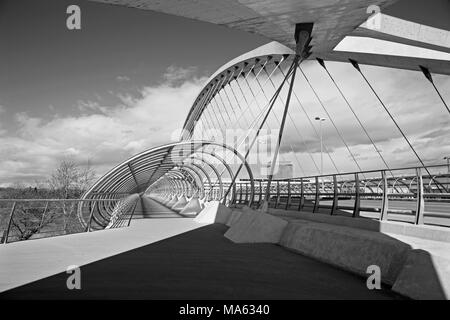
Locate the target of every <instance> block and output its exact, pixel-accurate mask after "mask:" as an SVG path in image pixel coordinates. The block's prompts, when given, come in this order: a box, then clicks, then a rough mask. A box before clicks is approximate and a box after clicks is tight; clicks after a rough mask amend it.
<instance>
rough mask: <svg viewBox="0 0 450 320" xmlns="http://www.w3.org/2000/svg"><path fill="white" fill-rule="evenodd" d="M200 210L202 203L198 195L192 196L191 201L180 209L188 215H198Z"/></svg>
mask: <svg viewBox="0 0 450 320" xmlns="http://www.w3.org/2000/svg"><path fill="white" fill-rule="evenodd" d="M200 211H202V204H201V203H200V200H199V199H198V197H192V199H191V200H189V203H188V204H187V205H186V206H185V207H184V208H183V210H181V211H180V214H182V215H187V216H196V215H197V214H198V213H199V212H200Z"/></svg>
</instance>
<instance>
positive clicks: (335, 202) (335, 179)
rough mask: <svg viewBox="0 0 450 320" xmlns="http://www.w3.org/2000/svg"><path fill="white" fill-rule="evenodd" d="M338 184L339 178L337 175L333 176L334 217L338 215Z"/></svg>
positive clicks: (332, 212)
mask: <svg viewBox="0 0 450 320" xmlns="http://www.w3.org/2000/svg"><path fill="white" fill-rule="evenodd" d="M338 200H339V195H338V184H337V177H336V175H333V205H332V206H331V212H330V214H331V215H333V214H335V213H336V210H337V208H338Z"/></svg>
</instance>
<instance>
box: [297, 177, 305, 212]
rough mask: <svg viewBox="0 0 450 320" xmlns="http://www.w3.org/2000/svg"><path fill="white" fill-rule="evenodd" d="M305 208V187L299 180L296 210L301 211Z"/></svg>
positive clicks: (301, 180) (301, 179)
mask: <svg viewBox="0 0 450 320" xmlns="http://www.w3.org/2000/svg"><path fill="white" fill-rule="evenodd" d="M304 206H305V186H304V184H303V178H300V202H299V204H298V210H299V211H301V210H302V209H303V207H304Z"/></svg>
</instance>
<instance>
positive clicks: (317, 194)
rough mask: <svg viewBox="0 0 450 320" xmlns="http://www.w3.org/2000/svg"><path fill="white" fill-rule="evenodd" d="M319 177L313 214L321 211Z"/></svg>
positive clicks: (317, 178)
mask: <svg viewBox="0 0 450 320" xmlns="http://www.w3.org/2000/svg"><path fill="white" fill-rule="evenodd" d="M319 187H320V186H319V177H316V196H315V198H314V209H313V213H315V212H316V211H318V210H319V201H320V190H319Z"/></svg>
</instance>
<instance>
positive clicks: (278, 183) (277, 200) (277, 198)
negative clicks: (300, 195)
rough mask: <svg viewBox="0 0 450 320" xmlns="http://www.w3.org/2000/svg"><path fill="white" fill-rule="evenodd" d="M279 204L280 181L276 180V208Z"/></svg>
mask: <svg viewBox="0 0 450 320" xmlns="http://www.w3.org/2000/svg"><path fill="white" fill-rule="evenodd" d="M269 199H270V198H269ZM269 203H270V202H269ZM279 204H280V181H279V180H277V197H276V198H275V208H278V205H279Z"/></svg>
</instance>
